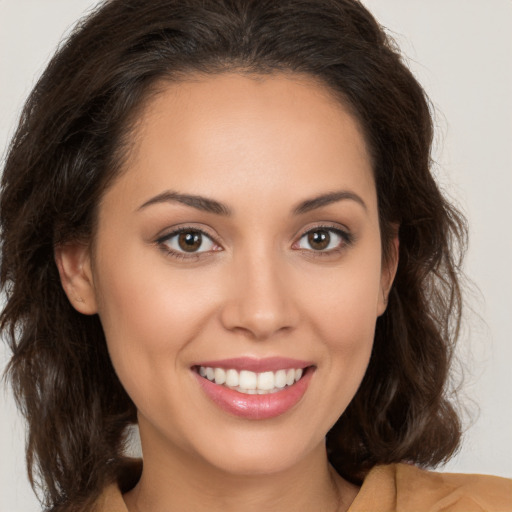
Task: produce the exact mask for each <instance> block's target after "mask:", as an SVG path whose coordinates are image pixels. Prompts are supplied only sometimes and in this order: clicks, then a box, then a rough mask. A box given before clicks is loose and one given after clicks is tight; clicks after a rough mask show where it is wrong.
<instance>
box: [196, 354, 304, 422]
mask: <svg viewBox="0 0 512 512" xmlns="http://www.w3.org/2000/svg"><path fill="white" fill-rule="evenodd" d="M218 364H219V361H216V362H215V366H214V367H215V368H220V366H218ZM206 366H208V365H206ZM212 366H213V365H212ZM293 367H294V366H293V365H292V366H291V368H293ZM229 368H233V366H229ZM265 368H267V367H265ZM280 368H283V366H281V367H280ZM298 368H301V366H300V365H299V366H298ZM245 369H247V367H245ZM283 369H284V368H283ZM267 371H271V370H267ZM193 373H194V375H195V376H196V378H197V379H198V382H199V384H200V386H201V388H202V389H203V391H204V392H205V394H206V395H207V396H208V397H209V398H210V400H212V401H213V402H214V403H215V404H216V405H218V406H219V407H220V408H221V409H222V410H224V411H226V412H228V413H231V414H234V415H235V416H239V417H241V418H246V419H250V420H264V419H269V418H275V417H276V416H280V415H281V414H284V413H285V412H287V411H289V410H290V409H291V408H292V407H293V406H294V405H296V404H297V403H298V402H299V401H300V399H301V398H302V397H303V396H304V394H305V393H306V390H307V388H308V386H309V383H310V381H311V378H312V376H313V373H314V368H311V367H310V368H307V369H306V370H305V372H304V375H303V376H302V378H301V379H300V380H299V381H297V382H296V383H295V384H293V385H292V386H289V387H286V388H284V389H283V390H282V391H278V392H276V393H268V394H266V395H248V394H245V393H240V392H238V391H235V390H233V389H229V388H227V387H225V386H221V385H219V384H215V383H214V382H211V381H209V380H208V379H205V378H203V377H201V376H200V375H199V374H198V373H197V372H195V371H194V372H193Z"/></svg>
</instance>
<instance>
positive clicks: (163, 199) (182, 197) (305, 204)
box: [138, 190, 367, 216]
mask: <svg viewBox="0 0 512 512" xmlns="http://www.w3.org/2000/svg"><path fill="white" fill-rule="evenodd" d="M343 200H351V201H355V202H356V203H358V204H360V205H361V206H362V207H363V208H364V210H365V211H367V207H366V203H365V202H364V201H363V199H362V198H361V197H360V196H358V195H357V194H355V193H354V192H350V191H348V190H341V191H338V192H329V193H327V194H321V195H319V196H317V197H314V198H312V199H306V200H305V201H302V202H301V203H299V204H298V205H297V206H296V207H295V208H294V209H293V213H294V214H295V215H302V214H304V213H307V212H310V211H312V210H315V209H317V208H321V207H323V206H328V205H330V204H332V203H337V202H338V201H343ZM173 202H176V203H181V204H185V205H187V206H191V207H192V208H196V209H197V210H201V211H205V212H208V213H214V214H216V215H224V216H229V215H231V209H230V208H229V207H228V206H226V205H224V204H222V203H219V202H218V201H215V199H210V198H208V197H204V196H198V195H193V194H180V193H178V192H173V191H170V190H167V191H165V192H162V193H161V194H158V195H157V196H155V197H152V198H151V199H148V200H147V201H146V202H145V203H143V204H142V205H141V206H139V208H138V210H142V209H144V208H146V207H148V206H150V205H153V204H159V203H173Z"/></svg>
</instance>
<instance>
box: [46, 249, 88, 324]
mask: <svg viewBox="0 0 512 512" xmlns="http://www.w3.org/2000/svg"><path fill="white" fill-rule="evenodd" d="M54 254H55V263H56V264H57V268H58V269H59V275H60V282H61V284H62V288H63V289H64V292H65V293H66V295H67V297H68V299H69V302H71V305H72V306H73V307H74V308H75V309H76V310H77V311H78V312H79V313H83V314H84V315H93V314H95V313H97V303H96V293H95V289H94V281H93V276H92V268H91V258H90V253H89V246H88V245H87V244H82V243H78V242H77V243H69V244H64V245H59V246H57V247H56V248H55V253H54Z"/></svg>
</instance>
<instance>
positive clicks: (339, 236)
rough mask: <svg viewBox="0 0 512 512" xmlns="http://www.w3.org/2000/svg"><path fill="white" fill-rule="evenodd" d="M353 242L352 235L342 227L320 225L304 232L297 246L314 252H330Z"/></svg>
mask: <svg viewBox="0 0 512 512" xmlns="http://www.w3.org/2000/svg"><path fill="white" fill-rule="evenodd" d="M351 243H352V236H351V235H350V234H349V233H347V232H345V231H342V230H341V229H335V228H324V227H318V228H315V229H311V230H310V231H308V232H307V233H304V234H303V235H302V236H301V237H300V240H299V241H298V243H297V244H296V246H295V247H296V248H298V249H306V250H308V251H312V252H325V253H329V252H332V251H336V250H337V249H340V248H342V247H344V246H345V245H350V244H351Z"/></svg>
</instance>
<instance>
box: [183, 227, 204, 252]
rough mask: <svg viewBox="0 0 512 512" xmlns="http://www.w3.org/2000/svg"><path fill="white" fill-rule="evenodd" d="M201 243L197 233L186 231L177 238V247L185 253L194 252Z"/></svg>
mask: <svg viewBox="0 0 512 512" xmlns="http://www.w3.org/2000/svg"><path fill="white" fill-rule="evenodd" d="M202 243H203V236H202V235H201V233H199V231H186V232H184V233H180V234H179V236H178V245H179V247H180V249H182V250H183V251H185V252H196V251H197V250H198V249H199V248H200V247H201V244H202Z"/></svg>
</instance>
